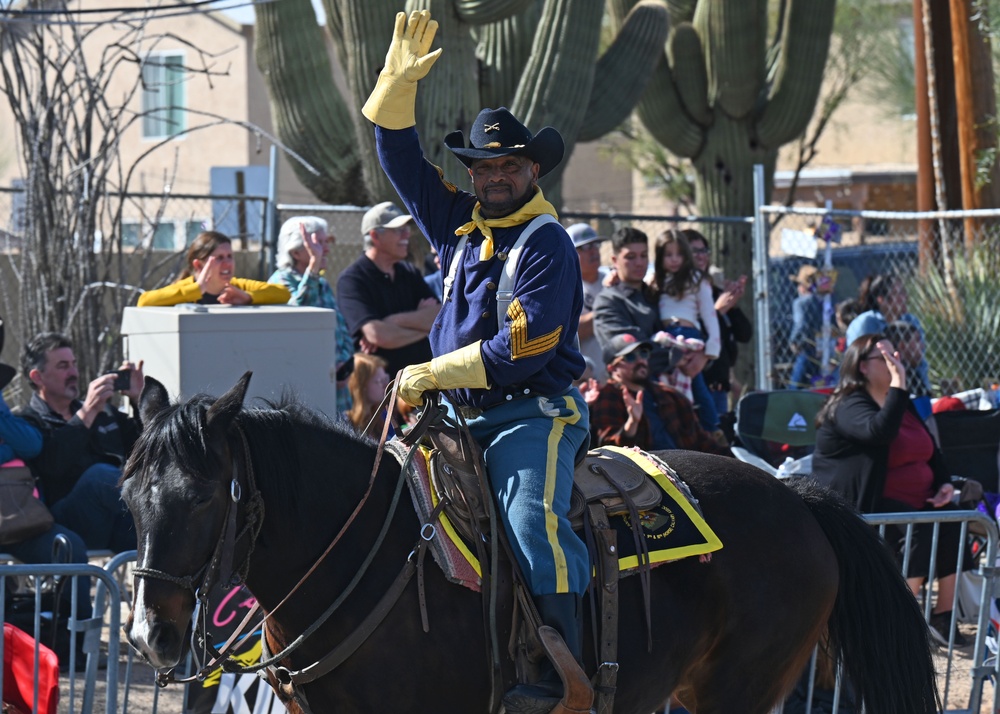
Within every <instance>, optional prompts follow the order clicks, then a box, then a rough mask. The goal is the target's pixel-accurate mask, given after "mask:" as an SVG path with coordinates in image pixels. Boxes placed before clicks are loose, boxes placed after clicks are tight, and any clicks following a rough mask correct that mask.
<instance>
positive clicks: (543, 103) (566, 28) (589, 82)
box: [511, 0, 604, 186]
mask: <svg viewBox="0 0 1000 714" xmlns="http://www.w3.org/2000/svg"><path fill="white" fill-rule="evenodd" d="M603 14H604V3H603V0H546V2H545V7H544V8H543V10H542V17H541V21H540V22H539V24H538V29H537V31H536V32H535V42H534V45H533V46H532V50H531V58H530V59H529V60H528V64H527V66H526V67H525V68H524V73H523V74H522V75H521V81H520V83H519V84H518V87H517V93H516V94H515V96H514V102H513V106H512V107H511V111H512V112H513V113H514V115H515V116H517V117H520V119H521V121H523V122H524V124H525V126H527V127H529V128H530V129H531V130H532V131H538V130H539V129H541V128H542V127H543V126H546V125H551V126H554V127H555V128H556V129H558V130H559V132H560V133H561V134H562V136H563V141H564V142H565V143H566V154H565V156H566V158H569V156H570V155H571V154H572V152H573V146H574V144H575V142H576V137H577V135H578V134H579V131H580V126H581V124H582V123H583V114H584V112H585V111H586V108H587V104H588V103H589V101H590V92H591V88H592V87H593V83H594V66H595V60H596V59H597V50H598V43H599V41H600V29H601V17H602V16H603ZM566 163H567V162H566V161H565V160H564V161H563V162H562V163H561V164H560V165H559V167H558V168H557V169H556V170H555V171H553V172H552V173H551V174H549V175H548V176H546V177H545V182H544V184H543V185H544V186H552V185H554V184H556V183H558V181H559V178H560V176H561V175H562V171H563V169H564V168H565V166H566Z"/></svg>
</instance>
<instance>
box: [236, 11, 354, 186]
mask: <svg viewBox="0 0 1000 714" xmlns="http://www.w3.org/2000/svg"><path fill="white" fill-rule="evenodd" d="M254 11H255V12H256V15H257V21H256V32H255V35H254V45H255V46H254V54H255V57H256V60H257V66H258V67H260V70H261V73H262V74H263V75H264V82H265V84H266V85H267V88H268V93H269V95H270V97H271V114H272V117H273V120H274V125H275V131H276V133H277V135H278V137H279V138H280V139H281V140H282V142H284V143H285V144H286V145H287V146H288V147H289V148H291V149H292V150H293V151H295V152H297V153H299V154H301V155H302V156H303V157H304V158H305V159H306V161H308V162H309V163H310V164H312V165H313V166H314V167H316V168H317V169H319V171H320V174H321V175H320V176H316V175H314V174H312V173H311V172H309V171H307V170H306V169H305V168H304V167H302V166H300V165H299V164H298V162H292V169H293V171H294V172H295V175H296V176H297V177H298V179H299V181H301V182H302V184H303V185H304V186H305V187H306V188H307V189H309V191H311V192H312V193H313V194H315V195H316V197H317V198H319V199H320V200H321V201H326V202H329V203H343V202H351V203H361V204H364V203H366V202H367V195H366V193H365V189H364V185H363V183H362V181H361V163H360V158H359V156H358V152H357V145H356V142H355V140H354V122H353V121H352V118H351V112H350V111H349V110H348V108H347V105H346V104H345V103H344V100H343V99H342V98H341V96H340V94H339V93H338V92H337V89H336V87H335V86H334V84H333V70H332V68H331V66H330V58H329V56H328V55H327V53H326V51H325V43H324V42H323V30H322V29H321V28H320V26H319V25H318V24H317V23H316V13H315V11H314V10H313V7H312V4H311V3H310V2H309V0H283V2H280V3H263V4H259V5H256V6H255V8H254ZM317 78H321V79H323V80H326V81H317Z"/></svg>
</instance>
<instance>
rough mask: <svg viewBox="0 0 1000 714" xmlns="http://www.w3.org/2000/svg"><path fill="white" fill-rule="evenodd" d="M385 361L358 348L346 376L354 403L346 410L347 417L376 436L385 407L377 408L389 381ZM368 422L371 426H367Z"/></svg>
mask: <svg viewBox="0 0 1000 714" xmlns="http://www.w3.org/2000/svg"><path fill="white" fill-rule="evenodd" d="M387 364H388V363H387V362H386V361H385V360H384V359H382V358H381V357H378V356H376V355H369V354H365V353H364V352H358V353H356V354H355V355H354V371H353V372H352V373H351V376H350V378H348V380H347V388H348V389H350V390H351V400H352V402H353V404H352V405H351V408H350V410H349V411H348V412H347V419H348V421H350V422H351V424H353V425H354V428H355V429H356V430H357V431H358V433H362V432H365V429H368V431H367V432H365V433H367V434H368V435H369V436H372V437H374V438H376V439H377V438H378V437H379V436H380V435H381V434H382V426H383V425H384V424H385V409H379V407H380V406H381V404H382V399H383V397H385V388H386V387H387V386H388V385H389V373H388V372H386V371H385V368H386V365H387ZM369 423H371V428H370V429H369V428H368V426H369Z"/></svg>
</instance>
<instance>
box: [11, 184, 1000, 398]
mask: <svg viewBox="0 0 1000 714" xmlns="http://www.w3.org/2000/svg"><path fill="white" fill-rule="evenodd" d="M22 196H23V192H21V191H18V190H16V189H0V253H6V254H8V256H7V257H8V261H7V262H9V263H10V264H11V265H13V264H14V263H16V256H17V254H18V252H19V250H20V247H21V243H20V235H21V233H22V232H23V228H24V223H25V221H24V215H23V210H24V209H23V203H24V202H23V198H22ZM267 209H268V203H267V198H266V197H264V196H202V195H172V194H132V195H129V196H127V197H126V198H125V199H124V200H123V203H122V205H121V215H122V219H121V227H120V234H121V239H122V244H123V252H124V253H125V254H126V255H135V256H141V259H139V258H138V257H136V258H134V259H132V260H128V261H126V268H125V270H124V274H123V275H122V276H121V282H122V283H123V284H128V285H136V286H140V287H144V288H150V287H156V286H159V285H162V284H165V283H166V282H169V281H170V280H171V279H173V277H174V276H175V275H176V274H177V273H178V272H179V270H180V269H181V268H182V265H183V254H184V250H185V248H186V246H187V245H188V244H189V243H190V242H191V240H192V239H193V238H194V237H195V236H196V235H197V234H198V233H200V232H201V231H203V230H210V229H211V230H218V231H221V232H223V233H225V234H227V235H229V236H231V237H233V239H234V243H233V247H234V251H235V252H236V254H237V260H238V268H237V269H238V271H239V272H240V274H241V275H243V276H245V277H253V278H258V279H263V280H266V279H267V277H268V276H269V275H270V273H271V271H272V269H273V262H274V256H273V248H274V241H275V240H276V237H277V230H278V228H279V227H280V226H281V224H282V223H283V222H284V221H285V220H287V219H289V218H293V217H295V216H304V215H314V216H319V217H321V218H324V219H325V220H326V221H327V222H328V224H329V228H330V233H331V235H333V236H334V237H335V239H336V242H335V244H334V245H333V247H332V249H331V252H330V256H329V258H328V262H327V269H326V275H327V279H328V280H330V282H331V284H333V285H336V280H337V276H339V275H340V273H341V271H343V270H344V268H346V267H347V266H348V265H350V264H351V263H352V262H353V261H354V260H356V259H357V257H358V256H359V255H361V253H362V251H363V239H362V235H361V219H362V216H363V215H364V212H365V210H366V209H367V207H358V206H333V205H309V204H304V205H293V204H278V205H276V206H275V214H274V215H275V222H274V224H273V232H272V234H271V235H270V236H268V235H267V233H268V227H267ZM760 211H761V213H760V215H762V216H763V218H764V220H765V221H766V231H765V236H766V238H765V240H766V245H767V253H768V260H767V269H766V270H765V271H763V272H762V273H755V276H754V277H756V278H757V281H756V284H754V285H753V292H752V293H750V291H749V290H748V294H752V295H754V296H756V299H757V300H759V301H766V303H767V306H768V310H769V313H770V314H769V319H768V320H767V322H768V325H767V329H764V330H760V334H761V336H762V337H764V338H766V339H767V349H766V350H765V351H764V352H763V354H767V355H768V356H769V359H760V360H758V361H759V362H763V363H764V365H763V367H762V370H763V373H764V374H768V375H769V376H770V382H771V386H773V387H776V388H780V387H785V386H788V385H789V384H790V379H791V377H792V374H791V372H792V365H793V363H794V360H795V356H796V353H795V351H794V350H793V349H792V348H791V345H790V344H789V338H790V337H791V332H792V324H793V303H794V301H795V299H796V297H797V294H798V293H797V290H796V283H795V282H793V280H791V279H790V277H792V276H795V275H797V274H798V271H799V270H800V269H801V268H802V266H804V265H811V266H814V267H816V268H819V269H823V268H824V266H825V264H826V255H825V253H826V251H825V250H824V249H825V244H824V242H823V241H818V242H817V241H816V240H815V237H814V233H815V231H816V229H817V226H819V225H820V224H821V222H822V221H823V216H824V215H828V216H830V218H831V219H832V220H833V221H835V223H836V227H837V228H839V242H837V243H835V244H834V245H833V247H832V249H831V250H830V270H829V271H828V273H829V277H830V278H831V281H832V282H831V286H832V288H831V291H830V298H829V301H828V304H827V305H826V307H825V312H826V315H827V317H826V318H825V319H826V320H827V321H828V323H829V332H828V333H824V332H823V331H822V330H820V331H816V332H814V333H813V334H811V335H808V336H807V340H808V343H809V345H810V347H811V350H812V351H813V352H814V354H815V357H813V358H811V359H812V361H813V362H814V364H813V368H812V370H811V377H812V379H811V380H810V382H814V381H818V382H823V381H824V378H825V381H826V382H830V381H832V380H834V379H835V375H836V367H837V363H838V360H839V355H840V354H842V352H843V349H844V347H845V344H844V330H843V325H841V324H838V321H837V315H836V308H837V307H841V310H844V309H848V308H850V307H851V306H850V303H849V301H850V300H852V299H856V298H857V297H858V292H859V289H860V287H861V285H862V283H863V281H864V280H865V279H866V278H868V277H870V276H873V275H880V274H890V275H894V276H898V277H899V278H901V279H902V281H903V284H904V285H905V287H906V292H907V296H908V306H907V307H908V311H909V312H910V313H911V314H913V315H915V316H916V317H917V318H918V319H919V320H920V322H921V324H922V326H923V329H924V334H925V344H926V357H927V361H928V364H929V367H930V378H931V382H932V389H933V396H940V395H943V394H950V393H954V392H958V391H962V390H967V389H973V388H976V387H982V386H984V384H985V385H991V384H993V383H996V382H997V381H1000V350H998V349H996V348H995V347H994V345H995V342H996V337H997V335H998V334H1000V309H997V306H1000V280H997V279H996V277H997V276H998V275H1000V250H998V248H1000V211H992V212H991V211H978V212H973V213H959V212H947V213H937V214H916V213H888V212H872V211H843V210H830V211H827V210H823V209H807V208H785V207H778V206H761V208H760ZM561 219H562V222H563V224H564V225H570V224H572V223H575V222H587V223H589V224H591V225H592V226H593V227H594V228H595V229H596V230H597V231H598V233H599V234H601V235H608V236H609V235H611V234H612V233H613V232H614V231H615V230H616V229H618V228H620V227H622V226H625V225H629V226H633V227H635V228H638V229H640V230H642V231H644V232H645V233H646V234H647V235H648V236H649V237H650V242H651V244H652V241H653V240H654V239H655V237H656V236H657V235H658V234H659V233H660V232H662V231H663V230H664V229H666V228H678V227H679V228H687V227H692V228H696V229H699V230H702V231H703V232H706V233H707V232H708V231H707V230H706V228H707V226H708V225H711V224H715V225H718V224H726V225H731V226H732V225H738V224H739V225H752V224H753V222H754V219H753V218H752V217H746V218H740V217H729V218H720V217H695V216H676V215H648V214H647V215H639V214H625V213H599V212H578V211H565V212H563V213H562V214H561ZM827 220H830V219H827ZM921 230H923V231H925V232H926V231H933V232H934V233H935V234H936V236H945V239H944V240H937V239H935V241H933V243H935V244H936V245H938V246H939V249H938V250H937V251H936V252H928V251H927V250H926V249H925V251H924V253H925V256H924V260H923V263H921V249H920V245H919V234H920V231H921ZM109 233H110V229H109ZM970 235H971V236H974V237H975V239H974V240H973V241H969V244H970V245H971V244H975V245H976V246H978V247H977V248H976V250H974V251H971V252H967V251H966V249H965V246H966V236H970ZM100 240H103V236H101V235H98V236H95V244H96V242H97V241H100ZM928 243H931V241H928ZM651 250H652V248H651ZM601 251H602V263H603V264H604V265H609V264H610V262H611V261H610V259H611V244H610V242H609V241H608V242H605V243H603V244H602V246H601ZM410 253H411V258H412V260H413V262H414V263H415V264H416V265H417V266H418V267H420V268H421V269H424V268H425V267H427V266H428V265H429V261H428V260H427V256H428V254H429V253H430V247H429V244H428V242H427V241H426V239H425V238H424V237H423V236H421V235H419V234H418V233H414V236H413V237H412V238H411V244H410ZM11 265H6V267H4V266H0V269H2V270H3V271H4V273H5V277H11V278H13V277H14V276H13V275H12V274H10V273H11ZM4 282H5V283H9V285H8V287H5V288H4V289H3V291H2V292H3V293H4V295H3V302H4V310H5V313H7V314H9V313H10V312H11V306H12V300H11V298H12V294H14V295H16V292H17V291H16V288H15V287H14V286H13V283H12V282H11V281H7V280H5V281H4ZM748 287H749V286H748ZM855 309H857V308H855ZM744 311H745V312H746V313H747V314H751V313H752V312H753V310H752V306H751V305H749V304H748V305H745V306H744ZM11 317H14V316H11ZM14 319H16V318H14ZM824 334H826V335H827V336H826V337H824ZM824 346H825V347H826V350H825V356H824ZM759 354H761V353H759ZM761 373H762V372H760V371H758V374H761ZM803 386H812V384H810V385H803Z"/></svg>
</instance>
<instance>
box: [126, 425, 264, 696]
mask: <svg viewBox="0 0 1000 714" xmlns="http://www.w3.org/2000/svg"><path fill="white" fill-rule="evenodd" d="M236 431H237V433H238V434H239V436H240V442H241V444H242V447H243V448H242V452H243V464H244V468H243V469H242V473H243V474H244V479H243V480H244V481H245V486H244V484H243V483H241V481H240V474H241V470H240V469H239V467H238V460H237V459H235V458H234V459H233V477H232V480H231V481H230V482H229V500H227V502H226V514H225V517H224V524H223V529H222V533H221V534H220V536H219V540H218V541H216V544H215V549H214V550H213V552H212V557H211V558H210V559H209V560H208V562H207V563H205V565H203V566H202V567H201V568H199V569H198V571H197V572H196V573H194V574H193V575H185V576H177V575H172V574H171V573H167V572H164V571H162V570H157V569H156V568H135V569H134V571H133V574H134V576H135V577H136V578H147V579H151V580H164V581H166V582H168V583H172V584H174V585H176V586H178V587H179V588H181V589H183V590H187V591H189V592H191V593H192V594H193V595H194V598H195V612H194V615H193V616H192V617H193V619H194V621H195V626H194V628H193V631H192V633H191V651H192V652H197V651H198V649H199V647H198V646H197V643H198V642H200V644H201V647H200V649H201V658H200V662H206V664H204V665H202V666H201V667H199V670H198V672H197V673H196V674H195V675H193V676H191V677H186V678H183V679H178V678H176V677H174V675H173V670H168V671H166V672H158V673H157V683H158V684H159V685H160V686H166V684H168V683H169V682H172V681H173V682H189V681H194V680H200V679H202V678H204V676H205V675H207V673H208V672H209V671H211V670H212V669H213V668H214V667H215V666H216V665H217V664H219V662H220V661H221V660H222V659H225V658H226V657H228V654H229V652H228V651H225V653H223V652H220V653H219V654H218V655H217V656H216V657H215V658H213V660H212V661H211V662H208V659H209V657H208V649H209V646H210V637H209V635H208V629H207V617H208V594H209V592H211V590H212V588H213V587H214V586H215V585H216V584H219V583H222V584H223V587H224V588H226V589H228V588H230V587H234V586H237V585H240V584H241V583H243V581H244V580H245V579H246V575H247V571H248V570H249V569H250V558H251V556H252V555H253V549H254V545H255V544H256V542H257V536H258V534H259V533H260V529H261V527H262V526H263V524H264V499H263V498H262V497H261V495H260V491H259V489H258V488H257V480H256V478H255V477H254V472H253V461H252V459H251V458H250V445H249V443H248V442H247V437H246V434H245V433H244V432H243V429H241V428H240V427H239V426H238V425H237V426H236ZM244 488H245V490H246V491H247V493H248V494H249V498H248V500H247V503H246V506H245V508H244V510H245V519H244V523H243V527H242V528H241V529H240V530H239V532H238V533H237V531H236V527H237V515H238V514H237V512H238V510H239V509H238V506H239V504H240V502H241V501H242V500H243V491H244ZM247 535H249V539H248V541H247V547H246V554H245V555H244V557H243V560H242V562H241V563H240V564H239V566H238V567H236V568H233V555H234V553H235V552H236V544H237V543H238V542H239V541H240V540H242V539H243V538H244V537H245V536H247ZM252 612H256V609H254V610H252ZM246 622H247V621H244V624H245V623H246ZM242 629H243V625H241V626H240V628H237V631H238V633H239V634H242V631H241V630H242ZM233 641H235V640H233ZM228 646H229V643H227V647H226V648H224V650H228V649H229V647H228ZM195 656H196V658H197V655H195Z"/></svg>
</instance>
